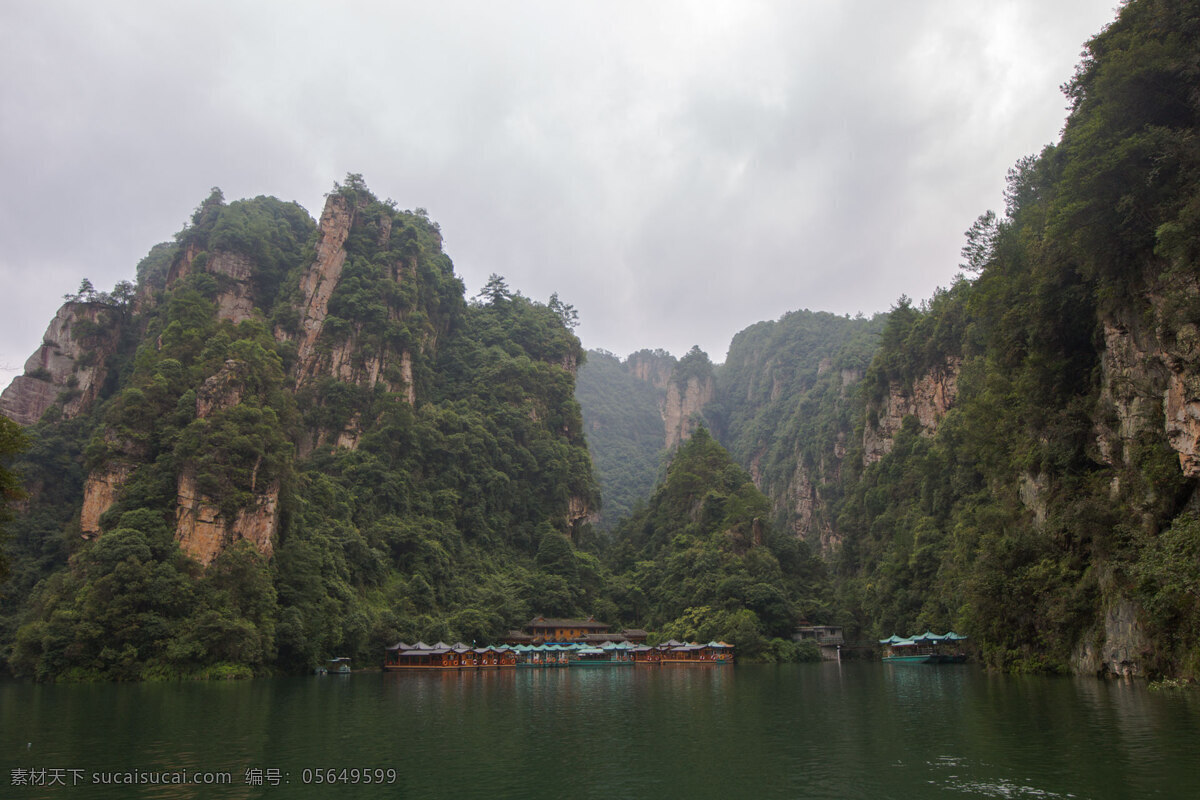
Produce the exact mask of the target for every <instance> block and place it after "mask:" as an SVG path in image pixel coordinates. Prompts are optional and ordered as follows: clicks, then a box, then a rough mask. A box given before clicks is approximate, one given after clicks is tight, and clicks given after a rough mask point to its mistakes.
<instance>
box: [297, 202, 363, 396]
mask: <svg viewBox="0 0 1200 800" xmlns="http://www.w3.org/2000/svg"><path fill="white" fill-rule="evenodd" d="M360 208H361V205H360V204H359V203H357V202H356V201H355V200H353V199H351V198H349V197H347V196H345V195H342V194H331V195H330V196H329V198H328V199H327V200H326V202H325V210H324V211H323V212H321V221H320V222H319V223H318V226H317V230H318V234H317V236H318V238H317V257H316V259H315V260H314V261H313V263H312V265H311V266H310V267H309V268H308V269H307V270H306V271H305V272H304V275H303V276H302V277H301V278H300V301H299V306H300V330H299V333H298V335H297V337H296V341H297V356H298V359H299V360H298V368H297V369H298V373H299V375H300V376H301V377H302V379H303V378H309V379H311V378H312V377H313V376H314V375H315V374H316V370H317V362H318V361H319V360H320V356H319V354H318V353H317V341H318V339H319V338H320V336H321V332H322V330H323V327H324V323H325V318H326V317H327V316H328V315H329V299H330V298H331V297H332V296H333V291H334V289H335V288H337V284H338V279H339V278H340V277H341V274H342V266H343V265H344V264H345V263H346V250H345V244H346V238H347V237H348V236H349V235H350V228H351V226H353V224H354V219H355V213H356V212H357V211H359V210H360ZM276 335H277V336H280V337H281V338H284V337H286V336H288V334H287V333H285V332H282V331H281V332H278V333H277V334H276Z"/></svg>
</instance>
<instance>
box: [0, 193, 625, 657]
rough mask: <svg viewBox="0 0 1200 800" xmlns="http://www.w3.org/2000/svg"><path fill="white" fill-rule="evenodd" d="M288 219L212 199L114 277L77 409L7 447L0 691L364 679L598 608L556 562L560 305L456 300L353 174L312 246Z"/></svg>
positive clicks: (585, 512) (566, 541)
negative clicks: (44, 681)
mask: <svg viewBox="0 0 1200 800" xmlns="http://www.w3.org/2000/svg"><path fill="white" fill-rule="evenodd" d="M298 208H299V207H298V206H295V205H294V204H285V203H280V202H279V201H277V200H275V199H273V198H256V199H255V200H248V201H238V202H235V203H230V204H228V205H227V204H225V202H224V199H223V197H222V196H221V195H220V192H219V191H217V190H215V191H214V192H213V194H212V195H211V196H210V197H209V198H208V199H207V200H206V201H205V202H204V203H203V204H202V205H201V206H200V207H199V208H198V209H197V211H196V214H195V215H194V217H193V221H192V224H191V225H190V226H188V228H186V229H185V230H184V231H182V232H181V233H180V234H179V236H178V237H177V240H176V242H175V243H173V244H170V245H166V246H159V247H156V248H155V249H154V250H152V251H151V253H150V255H149V256H147V258H146V259H145V260H144V261H143V262H142V264H141V265H139V270H138V272H139V285H138V296H139V298H140V301H139V307H138V311H137V313H136V314H132V315H130V316H129V317H128V318H127V319H124V320H123V321H122V322H120V323H119V326H120V346H119V347H117V348H116V351H115V352H113V353H111V354H109V355H108V356H107V359H108V361H107V363H108V365H109V371H108V376H109V380H108V383H107V385H106V387H105V390H104V391H103V392H102V393H101V395H100V398H99V399H98V401H97V402H96V403H95V404H94V405H93V406H92V407H90V408H89V409H87V411H86V413H84V414H82V415H79V416H76V417H74V418H71V419H65V418H63V417H62V415H61V414H60V413H59V412H56V411H54V409H52V410H51V412H48V413H47V414H46V415H45V417H44V418H43V420H42V422H40V423H39V424H38V425H36V426H34V427H33V428H31V429H29V431H28V435H29V438H30V442H31V446H30V450H29V452H28V453H27V454H26V456H25V457H24V459H23V460H22V461H20V462H19V463H18V464H17V468H18V469H19V471H20V473H21V474H22V475H23V477H24V478H25V480H26V483H27V485H28V486H29V487H30V490H31V494H32V496H33V497H32V500H31V502H30V504H29V507H28V509H27V510H26V511H25V512H24V513H23V514H21V515H19V516H18V518H17V519H16V520H14V521H13V523H12V526H11V528H12V533H13V537H12V546H11V547H10V548H9V551H10V553H11V555H12V561H13V570H12V571H13V575H12V576H11V579H10V580H9V581H8V582H7V584H6V585H5V586H4V595H3V598H2V600H0V602H2V606H0V626H2V627H0V636H2V640H0V641H2V644H0V647H2V648H3V650H2V651H0V653H2V655H3V657H4V660H5V662H6V664H7V665H8V667H9V668H10V669H11V670H13V671H14V672H16V673H18V674H28V675H35V676H38V677H41V678H62V677H65V678H72V679H136V678H153V677H168V676H172V675H185V674H227V673H229V674H245V673H249V672H257V671H265V670H271V669H286V670H304V669H308V668H311V667H312V666H313V665H314V664H315V663H318V662H319V661H320V660H322V659H324V658H328V657H331V656H333V655H346V656H350V657H352V658H354V659H355V660H357V661H358V662H360V663H365V664H371V663H374V662H375V661H376V659H377V658H378V657H379V654H380V653H381V652H382V648H383V647H384V646H385V645H386V644H390V643H392V642H394V641H395V640H397V639H399V638H413V639H417V638H424V639H427V640H430V641H436V640H437V639H451V640H453V639H463V640H467V641H470V640H478V641H488V640H493V639H494V637H496V636H497V635H499V634H500V633H502V632H503V631H504V630H505V629H506V628H507V627H509V626H512V625H515V624H518V623H520V622H522V621H524V620H526V619H528V618H529V617H530V616H532V615H533V614H534V613H547V614H559V615H568V614H579V613H586V612H589V611H590V610H591V609H593V608H594V607H595V605H596V603H597V602H599V591H600V584H601V579H600V577H599V569H600V567H599V564H598V562H596V560H595V558H594V557H592V556H589V555H587V554H586V553H582V552H579V551H578V550H577V548H576V545H575V544H574V543H573V540H575V541H584V540H586V539H587V538H588V530H587V519H588V517H589V514H590V513H591V511H592V510H593V509H594V508H595V507H596V506H597V505H598V502H599V498H598V494H597V490H596V488H595V484H594V481H593V478H592V473H591V462H590V459H589V457H588V453H587V449H586V445H585V443H584V436H583V422H582V416H581V413H580V410H579V406H578V404H577V403H576V402H575V400H574V396H573V394H574V371H575V369H576V367H577V365H578V364H580V363H581V362H582V361H583V351H582V348H581V347H580V345H579V341H578V339H577V338H576V337H575V335H574V334H573V332H572V331H571V324H572V322H573V319H574V317H573V314H574V311H573V309H572V308H571V307H570V306H569V305H567V304H565V303H563V302H561V301H560V300H559V299H558V298H557V297H552V298H551V300H550V302H548V303H540V302H537V301H533V300H530V299H528V298H525V297H523V296H521V295H520V293H513V292H509V291H508V290H507V288H506V287H503V281H502V279H497V281H499V286H500V287H501V288H502V290H501V291H497V292H494V293H493V294H492V295H490V296H487V297H484V298H481V299H480V300H477V301H476V302H472V303H468V302H466V300H465V298H464V297H463V289H462V284H461V281H459V279H458V278H457V277H456V276H455V275H454V273H453V265H452V264H451V262H450V260H449V258H448V257H447V256H446V255H445V254H444V253H443V252H442V250H441V237H440V233H439V231H438V229H437V226H436V225H435V224H434V223H432V222H430V221H429V220H428V217H427V216H426V215H425V214H424V212H422V211H420V210H418V211H416V212H408V211H400V210H398V209H396V208H395V206H394V204H392V203H390V202H387V203H384V202H380V201H379V200H377V199H376V198H375V197H374V195H372V194H371V193H370V191H369V190H368V189H367V188H366V186H365V184H364V183H363V181H362V179H361V178H360V177H359V176H355V175H352V176H349V177H348V178H347V180H346V182H345V183H344V184H338V185H335V187H334V191H333V192H332V193H331V195H330V197H329V205H327V212H329V213H327V215H326V217H323V219H322V224H321V227H320V228H319V229H318V227H317V226H315V225H314V224H313V223H312V220H311V219H308V218H307V216H306V215H305V216H304V217H303V218H300V217H298V216H297V214H296V210H297V209H298ZM330 209H333V211H330ZM339 226H341V227H340V228H339ZM339 237H344V238H339ZM331 242H332V243H333V244H331ZM330 265H332V266H330ZM338 268H340V272H336V271H334V270H336V269H338ZM314 270H316V271H317V272H314ZM322 281H327V282H329V283H332V285H329V286H327V287H323V286H322ZM314 286H315V287H317V289H316V290H314V288H313V287H314ZM322 291H324V292H326V293H325V294H321V292H322ZM314 298H315V299H314ZM322 303H324V305H322ZM314 309H315V310H314ZM115 324H116V323H115ZM85 453H86V456H85V455H84V454H85ZM106 489H111V490H112V495H113V501H112V502H111V503H110V504H108V505H107V506H105V505H104V494H105V490H106ZM81 503H82V507H83V511H82V514H81V511H80V509H81ZM101 510H103V513H102V514H100V513H99V511H101ZM93 517H95V519H92V518H93ZM93 525H94V527H95V529H94V530H92V529H91V527H89V526H93ZM205 526H208V527H205ZM214 530H215V531H217V532H218V534H219V535H220V537H224V538H223V539H222V541H223V542H224V544H221V545H220V546H219V547H216V548H215V549H213V548H211V547H210V544H211V541H210V540H211V535H212V534H211V531H214ZM222 532H223V533H222ZM81 533H84V534H88V536H89V537H90V540H85V539H83V538H81V535H80V534H81ZM206 537H207V538H206ZM230 537H232V538H230ZM181 545H182V547H181ZM206 548H209V549H206ZM189 555H191V556H194V558H193V557H189ZM209 556H211V557H212V560H211V563H208V565H207V566H204V565H203V560H204V559H205V558H207V557H209ZM196 559H201V560H200V561H197V560H196Z"/></svg>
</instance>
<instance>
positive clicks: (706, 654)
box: [658, 641, 733, 666]
mask: <svg viewBox="0 0 1200 800" xmlns="http://www.w3.org/2000/svg"><path fill="white" fill-rule="evenodd" d="M659 647H660V648H662V652H661V655H660V658H659V662H658V663H660V664H662V665H663V666H667V665H670V664H684V665H692V666H720V665H723V664H732V663H733V645H731V644H725V642H709V643H708V644H694V643H693V644H684V643H682V642H674V641H672V642H667V643H666V644H664V645H659Z"/></svg>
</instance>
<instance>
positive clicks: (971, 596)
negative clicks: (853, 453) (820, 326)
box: [838, 0, 1200, 675]
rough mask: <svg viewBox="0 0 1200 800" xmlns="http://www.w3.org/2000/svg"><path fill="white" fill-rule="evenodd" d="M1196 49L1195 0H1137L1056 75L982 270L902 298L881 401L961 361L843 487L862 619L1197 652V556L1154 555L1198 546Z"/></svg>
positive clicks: (887, 343) (1001, 660) (1106, 656)
mask: <svg viewBox="0 0 1200 800" xmlns="http://www.w3.org/2000/svg"><path fill="white" fill-rule="evenodd" d="M1197 52H1200V14H1197V11H1196V8H1195V6H1194V4H1191V3H1185V2H1170V1H1158V0H1147V1H1145V2H1132V3H1129V4H1127V5H1126V6H1125V7H1123V8H1122V10H1121V12H1120V15H1119V16H1118V18H1117V20H1116V21H1115V22H1114V23H1113V24H1112V25H1111V26H1109V28H1107V29H1106V30H1105V31H1104V32H1102V33H1101V34H1099V35H1098V36H1097V37H1095V38H1094V39H1093V40H1092V41H1091V42H1089V43H1088V46H1087V51H1086V53H1085V57H1084V60H1083V62H1082V63H1081V65H1080V67H1079V69H1078V71H1077V73H1076V75H1075V77H1074V78H1073V80H1072V81H1071V82H1070V83H1068V84H1067V86H1066V87H1064V89H1065V91H1066V93H1067V95H1068V97H1069V98H1070V99H1071V101H1072V109H1073V110H1072V113H1071V116H1070V118H1069V120H1068V122H1067V125H1066V127H1065V129H1064V132H1063V136H1062V140H1061V141H1060V142H1059V144H1057V145H1055V146H1051V147H1047V148H1046V149H1045V150H1044V151H1043V152H1042V153H1041V154H1040V155H1039V156H1037V157H1030V158H1028V159H1023V160H1022V161H1020V162H1019V163H1018V164H1017V165H1016V166H1015V167H1014V168H1013V169H1012V170H1011V171H1010V173H1009V180H1008V191H1007V192H1006V200H1007V204H1006V209H1005V212H1004V214H1003V215H1002V216H999V217H997V216H996V215H992V214H987V215H984V216H982V217H981V218H980V221H979V222H978V223H977V224H976V226H975V227H973V228H972V230H971V231H970V232H969V233H968V247H967V248H966V249H965V250H964V255H965V256H966V260H967V264H966V265H965V266H966V267H968V269H969V270H970V271H971V272H972V273H973V275H975V276H976V277H973V278H971V279H969V278H964V279H962V280H960V281H959V282H958V283H957V284H956V285H955V286H953V287H952V288H951V289H950V290H948V291H946V292H942V293H939V295H938V296H936V297H935V298H934V299H933V301H932V302H930V303H929V304H927V305H926V306H925V307H923V308H914V307H912V306H911V304H908V303H907V302H903V301H902V302H901V304H900V305H899V306H898V307H897V308H896V309H895V310H894V311H893V313H892V314H891V315H890V318H889V320H888V323H887V326H886V328H885V329H884V332H883V338H882V346H881V350H880V353H879V354H878V356H877V357H876V359H875V361H874V362H873V364H872V367H871V369H870V371H869V373H868V380H867V385H868V391H870V392H871V394H872V397H873V400H874V401H875V403H876V405H875V408H876V409H878V407H879V406H878V403H879V401H880V399H881V398H883V397H884V396H885V395H886V394H887V393H888V392H889V391H891V389H892V387H903V386H905V385H911V384H912V383H913V380H914V379H915V378H916V377H918V376H919V375H920V373H921V372H922V371H924V370H928V369H929V368H930V367H933V366H935V365H939V364H940V365H944V364H946V363H948V359H949V360H950V362H951V363H953V362H954V361H957V360H959V359H961V365H960V366H959V367H958V368H957V376H956V377H957V398H956V399H955V401H954V405H953V408H951V409H950V410H949V411H948V413H946V415H945V417H944V418H943V419H941V420H940V422H939V423H938V424H937V425H936V429H935V430H931V429H928V428H926V429H922V426H921V425H920V424H919V423H918V422H917V420H916V419H915V418H909V419H907V420H905V422H904V426H903V427H902V429H901V430H900V431H899V432H898V433H897V435H896V436H895V440H894V446H893V449H892V451H891V452H890V453H889V454H887V455H885V456H883V458H882V459H881V460H880V461H879V462H878V463H875V464H872V465H870V466H868V467H867V468H866V470H865V471H864V472H863V473H862V476H861V478H860V479H858V480H857V482H856V483H855V484H854V485H853V486H851V487H850V488H849V491H848V498H847V500H846V502H845V504H844V506H843V507H842V511H841V516H840V518H839V529H840V531H841V533H842V535H843V536H844V540H845V544H844V547H843V549H842V551H841V554H840V557H839V561H838V570H839V573H840V576H841V591H842V603H843V608H844V610H845V613H846V614H847V615H848V616H849V617H851V618H853V619H856V620H858V622H859V623H860V624H861V625H862V626H863V627H864V628H865V629H868V630H870V631H872V632H875V633H881V634H887V633H891V632H892V631H893V630H900V631H903V630H911V629H924V628H926V627H933V628H935V629H936V628H939V627H946V626H953V627H954V628H955V629H958V630H964V629H965V630H969V631H970V632H971V633H972V635H973V636H974V637H975V639H976V641H977V642H978V643H979V644H980V645H981V647H982V649H983V652H984V655H985V657H986V659H987V660H988V661H989V662H990V663H992V664H996V665H1000V666H1006V667H1009V668H1059V669H1066V668H1074V669H1080V670H1082V669H1095V668H1106V669H1111V670H1118V671H1119V670H1124V669H1131V670H1134V671H1141V670H1145V671H1148V672H1150V673H1178V672H1183V673H1186V674H1191V675H1195V674H1197V673H1198V672H1200V658H1198V657H1197V653H1198V652H1200V650H1197V647H1198V646H1200V640H1198V639H1197V638H1196V636H1197V633H1196V631H1197V630H1198V625H1197V623H1198V622H1200V616H1198V614H1200V606H1198V605H1197V604H1196V603H1195V600H1194V598H1195V594H1196V590H1197V588H1198V587H1200V566H1198V565H1197V564H1196V562H1195V561H1194V559H1192V560H1188V559H1186V558H1184V559H1182V560H1180V561H1176V562H1174V566H1173V567H1172V568H1170V569H1165V568H1164V558H1163V553H1164V552H1168V551H1169V552H1172V553H1177V554H1180V555H1183V554H1185V553H1194V550H1195V547H1194V544H1195V543H1194V541H1193V540H1192V537H1193V536H1194V532H1195V525H1194V519H1195V516H1194V515H1195V503H1196V497H1197V495H1196V488H1197V487H1196V477H1195V476H1196V474H1197V471H1196V470H1195V467H1194V463H1193V462H1194V455H1195V453H1194V450H1193V441H1194V431H1191V429H1190V428H1189V425H1190V424H1191V423H1189V421H1188V417H1187V414H1188V413H1189V412H1187V411H1186V410H1185V409H1187V408H1190V407H1192V405H1191V404H1194V403H1195V402H1196V401H1197V399H1198V398H1200V393H1197V391H1196V390H1197V388H1198V387H1197V385H1196V377H1195V376H1196V375H1197V374H1198V371H1197V370H1198V368H1200V358H1198V357H1197V355H1198V353H1197V350H1196V348H1195V346H1194V344H1193V342H1194V340H1195V331H1196V323H1197V321H1198V320H1200V291H1198V286H1197V280H1196V275H1197V260H1196V259H1197V256H1198V255H1200V248H1198V246H1197V244H1198V242H1200V239H1197V235H1198V234H1197V230H1200V228H1197V226H1196V224H1195V222H1196V217H1195V215H1196V213H1197V212H1196V209H1197V208H1200V204H1198V201H1197V197H1200V194H1198V193H1197V192H1198V188H1197V187H1200V183H1198V181H1197V179H1198V178H1200V172H1198V167H1200V152H1198V151H1197V150H1196V148H1195V146H1194V142H1195V140H1196V134H1197V123H1198V122H1200V95H1198V94H1197V93H1196V91H1195V86H1196V74H1197V73H1196V53H1197ZM867 423H868V424H870V423H871V420H870V419H868V420H867ZM1188 598H1191V599H1188ZM1106 620H1108V621H1107V622H1106ZM1112 653H1126V654H1128V655H1123V656H1121V655H1119V656H1116V657H1113V656H1111V654H1112Z"/></svg>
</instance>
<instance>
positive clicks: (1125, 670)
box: [1071, 598, 1150, 678]
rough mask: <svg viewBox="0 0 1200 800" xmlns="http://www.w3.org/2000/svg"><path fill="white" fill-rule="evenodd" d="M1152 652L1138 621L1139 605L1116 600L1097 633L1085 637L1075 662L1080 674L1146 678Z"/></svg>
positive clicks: (1077, 651) (1119, 599) (1072, 658)
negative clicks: (1146, 655) (1148, 653)
mask: <svg viewBox="0 0 1200 800" xmlns="http://www.w3.org/2000/svg"><path fill="white" fill-rule="evenodd" d="M1149 650H1150V642H1149V640H1148V639H1147V637H1146V632H1145V630H1144V629H1143V627H1142V624H1141V622H1139V620H1138V605H1137V604H1136V603H1134V602H1132V601H1130V600H1127V599H1125V598H1116V599H1115V600H1113V601H1111V602H1110V603H1109V604H1108V606H1107V608H1105V610H1104V618H1103V620H1102V621H1101V622H1100V623H1099V625H1098V626H1097V630H1096V631H1095V632H1094V634H1093V635H1091V636H1085V637H1083V639H1082V640H1081V641H1080V643H1079V645H1077V646H1076V648H1075V652H1074V653H1073V655H1072V657H1071V662H1072V666H1073V668H1074V670H1075V671H1076V672H1079V673H1084V674H1088V673H1090V674H1093V675H1114V676H1121V677H1128V678H1134V677H1144V676H1145V668H1144V661H1145V654H1146V653H1147V652H1149Z"/></svg>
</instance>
